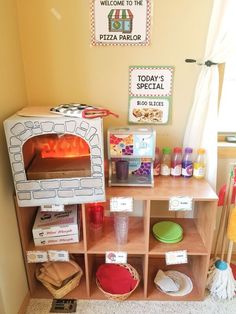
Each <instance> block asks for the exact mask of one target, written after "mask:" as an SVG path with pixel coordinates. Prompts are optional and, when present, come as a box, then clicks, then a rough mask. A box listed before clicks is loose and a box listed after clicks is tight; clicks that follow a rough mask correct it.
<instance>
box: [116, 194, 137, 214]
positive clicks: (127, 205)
mask: <svg viewBox="0 0 236 314" xmlns="http://www.w3.org/2000/svg"><path fill="white" fill-rule="evenodd" d="M110 211H111V212H132V211H133V198H132V197H112V198H111V199H110Z"/></svg>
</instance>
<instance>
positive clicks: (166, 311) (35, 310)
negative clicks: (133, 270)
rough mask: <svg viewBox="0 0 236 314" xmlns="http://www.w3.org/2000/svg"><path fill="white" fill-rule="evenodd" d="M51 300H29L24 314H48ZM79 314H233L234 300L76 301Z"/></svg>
mask: <svg viewBox="0 0 236 314" xmlns="http://www.w3.org/2000/svg"><path fill="white" fill-rule="evenodd" d="M51 303H52V300H44V299H31V301H30V304H29V306H28V310H27V312H26V314H47V313H50V308H51ZM76 313H80V314H116V313H117V314H132V313H134V314H145V313H148V314H156V313H161V314H199V313H201V314H235V313H236V298H234V299H233V300H231V301H219V300H218V301H216V300H214V299H213V298H211V297H210V296H206V298H205V300H204V301H202V302H157V301H124V302H115V301H94V300H92V301H87V300H86V301H85V300H78V302H77V311H76Z"/></svg>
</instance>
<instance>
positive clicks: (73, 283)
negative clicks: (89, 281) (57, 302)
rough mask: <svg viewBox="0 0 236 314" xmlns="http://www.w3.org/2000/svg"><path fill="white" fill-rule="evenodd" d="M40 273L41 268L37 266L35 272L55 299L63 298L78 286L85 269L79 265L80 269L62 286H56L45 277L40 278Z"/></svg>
mask: <svg viewBox="0 0 236 314" xmlns="http://www.w3.org/2000/svg"><path fill="white" fill-rule="evenodd" d="M78 267H79V265H78ZM39 274H40V270H39V268H37V269H36V273H35V275H36V278H37V279H38V280H39V281H40V282H41V283H42V284H43V285H44V287H45V288H47V289H48V290H49V291H50V292H51V294H52V295H53V297H54V298H55V299H61V298H63V297H64V296H65V295H66V294H68V293H69V292H70V291H72V290H73V289H75V288H76V287H78V285H79V283H80V279H81V277H82V275H83V271H82V269H81V268H80V267H79V271H78V272H77V273H76V274H75V275H74V276H73V277H72V278H71V279H70V280H69V281H68V282H67V283H66V284H65V285H64V286H62V287H60V288H58V287H55V286H53V285H52V284H50V283H48V282H47V281H44V280H43V279H40V278H38V276H39Z"/></svg>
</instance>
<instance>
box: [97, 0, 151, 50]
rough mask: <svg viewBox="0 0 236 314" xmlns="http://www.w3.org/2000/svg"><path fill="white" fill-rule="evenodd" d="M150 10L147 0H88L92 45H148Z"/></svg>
mask: <svg viewBox="0 0 236 314" xmlns="http://www.w3.org/2000/svg"><path fill="white" fill-rule="evenodd" d="M150 12H151V0H92V6H91V22H92V38H91V43H92V45H93V46H96V45H99V46H103V45H149V43H150V15H151V14H150Z"/></svg>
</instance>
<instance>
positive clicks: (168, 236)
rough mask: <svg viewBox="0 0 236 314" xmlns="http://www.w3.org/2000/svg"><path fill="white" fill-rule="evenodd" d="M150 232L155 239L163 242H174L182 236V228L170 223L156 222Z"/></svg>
mask: <svg viewBox="0 0 236 314" xmlns="http://www.w3.org/2000/svg"><path fill="white" fill-rule="evenodd" d="M152 232H153V234H154V236H155V237H156V238H158V239H159V240H164V241H168V242H169V241H175V240H178V239H180V238H181V237H182V236H183V229H182V227H181V226H180V225H179V224H177V223H175V222H172V221H161V222H157V223H156V224H155V225H154V226H153V227H152Z"/></svg>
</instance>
